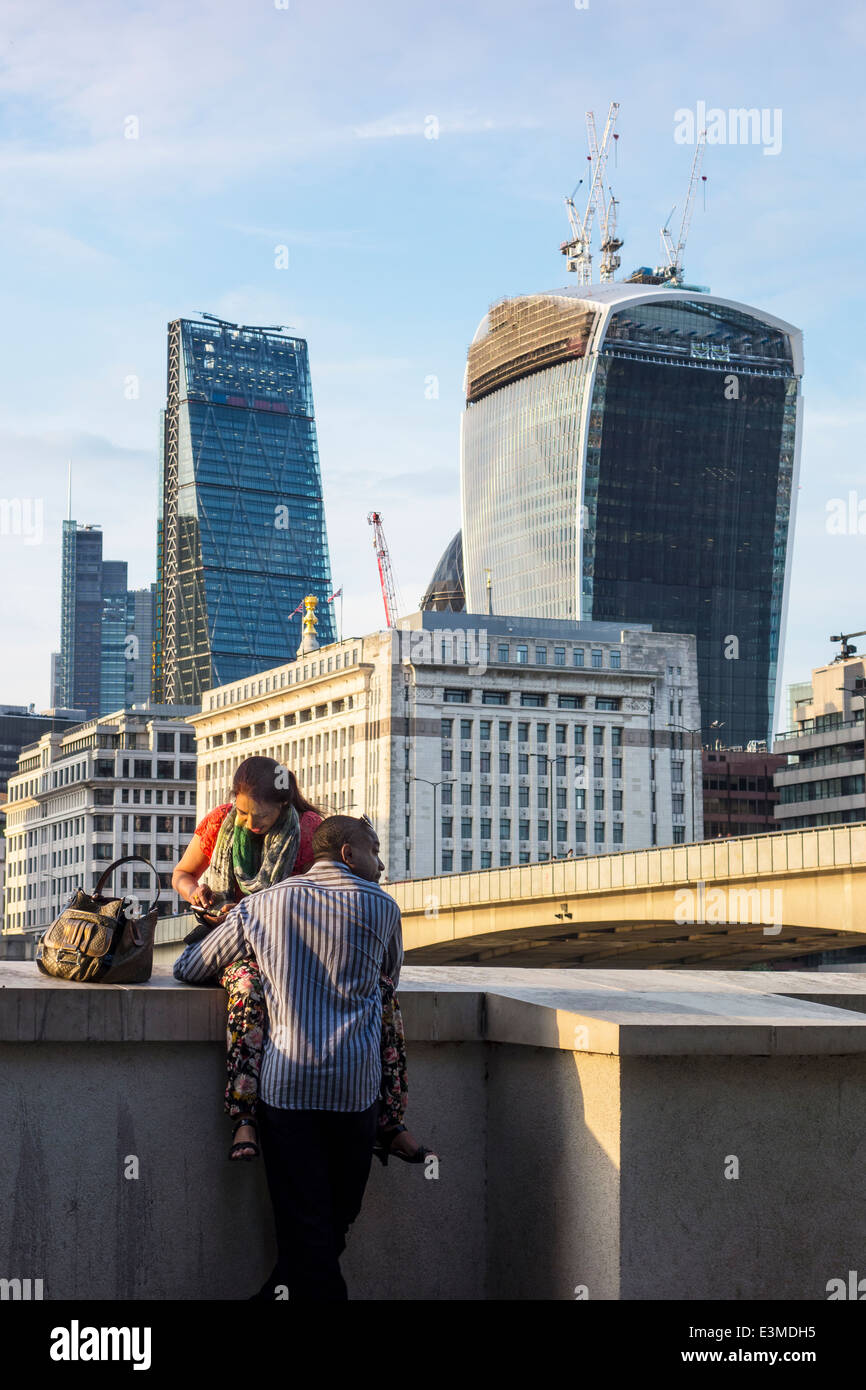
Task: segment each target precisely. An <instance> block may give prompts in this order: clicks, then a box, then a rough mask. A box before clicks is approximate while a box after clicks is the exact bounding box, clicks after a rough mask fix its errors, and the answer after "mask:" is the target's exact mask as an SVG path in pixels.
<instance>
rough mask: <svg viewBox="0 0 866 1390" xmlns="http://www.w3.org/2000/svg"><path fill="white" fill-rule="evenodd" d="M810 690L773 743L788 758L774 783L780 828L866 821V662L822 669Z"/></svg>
mask: <svg viewBox="0 0 866 1390" xmlns="http://www.w3.org/2000/svg"><path fill="white" fill-rule="evenodd" d="M811 689H812V698H811V700H809V701H806V700H799V701H798V703H797V705H796V708H795V721H794V725H793V727H792V728H791V729H789V730H786V732H785V733H783V734H780V735H779V737H778V738H777V739H776V741H775V743H774V745H773V752H774V753H778V754H781V755H783V756H784V758H785V763H784V766H782V767H780V768H779V769H778V771H777V772H776V774H775V779H774V780H775V784H776V789H777V791H778V793H779V802H778V805H777V806H776V825H777V827H778V829H780V830H797V829H799V828H800V827H801V826H809V825H849V824H852V823H853V822H855V821H862V820H866V791H864V785H866V784H864V761H863V759H864V740H863V706H864V694H866V659H864V658H863V657H859V656H857V657H850V658H848V659H847V660H845V659H838V658H837V660H836V661H832V662H830V664H829V665H827V666H819V667H817V668H816V669H815V670H813V672H812V681H811Z"/></svg>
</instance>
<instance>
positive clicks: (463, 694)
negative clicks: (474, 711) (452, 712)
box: [443, 688, 472, 705]
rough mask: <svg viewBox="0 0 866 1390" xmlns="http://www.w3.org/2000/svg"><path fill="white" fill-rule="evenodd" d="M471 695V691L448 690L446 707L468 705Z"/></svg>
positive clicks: (446, 692)
mask: <svg viewBox="0 0 866 1390" xmlns="http://www.w3.org/2000/svg"><path fill="white" fill-rule="evenodd" d="M471 695H472V692H471V690H452V689H447V688H446V690H445V693H444V697H443V698H444V700H445V703H446V705H468V704H469V700H470V697H471Z"/></svg>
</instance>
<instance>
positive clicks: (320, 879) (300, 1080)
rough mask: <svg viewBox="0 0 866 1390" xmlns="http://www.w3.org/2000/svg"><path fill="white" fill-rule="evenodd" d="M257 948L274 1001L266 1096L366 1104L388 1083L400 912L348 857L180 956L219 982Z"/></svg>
mask: <svg viewBox="0 0 866 1390" xmlns="http://www.w3.org/2000/svg"><path fill="white" fill-rule="evenodd" d="M250 955H253V956H255V958H256V961H257V962H258V966H259V970H260V972H261V976H262V984H263V987H264V994H265V1005H266V1008H267V1024H266V1029H265V1039H264V1050H263V1053H262V1070H261V1077H260V1079H259V1095H260V1097H261V1099H262V1100H263V1101H264V1102H265V1103H266V1104H267V1105H273V1106H276V1107H278V1108H279V1109H281V1110H355V1111H357V1110H366V1109H367V1107H368V1106H369V1105H372V1103H373V1101H374V1100H375V1099H376V1096H377V1095H378V1093H379V1087H380V1084H381V1080H382V1060H381V1034H382V995H381V989H380V984H379V980H380V977H381V976H382V975H388V976H390V978H391V979H392V980H393V982H394V984H395V986H396V985H397V983H398V981H399V978H400V967H401V965H402V963H403V934H402V929H401V920H400V909H399V907H398V906H397V904H396V902H395V901H394V899H393V898H392V897H390V896H389V894H388V893H386V892H385V891H384V889H383V888H380V887H379V885H378V884H377V883H373V882H370V881H368V880H367V879H364V878H359V877H358V876H357V874H353V873H352V871H351V869H349V868H347V866H346V865H345V864H343V863H336V862H334V861H333V860H327V859H319V860H317V861H316V863H315V864H313V866H312V868H311V869H308V871H307V872H306V874H303V875H301V876H299V877H295V878H287V879H285V880H284V881H283V882H282V883H277V884H275V885H274V886H273V887H272V888H265V889H263V890H262V891H261V892H259V893H251V894H250V895H249V896H248V897H246V898H244V900H243V901H242V902H240V903H238V906H237V907H235V908H233V909H232V911H231V912H230V913H229V915H228V916H227V917H226V919H225V921H224V922H222V923H221V924H220V926H218V927H214V929H213V931H211V932H209V933H208V935H207V936H206V937H204V938H203V940H201V941H198V942H196V943H195V944H194V945H191V946H187V948H186V950H185V951H184V952H183V955H182V956H180V957H179V959H178V960H177V961H176V962H175V967H174V974H175V978H176V979H178V980H185V981H187V982H188V983H190V984H206V983H207V984H210V983H212V977H213V976H214V975H219V974H220V973H221V972H222V971H223V970H224V969H225V967H226V966H227V965H231V963H232V962H233V961H236V960H241V959H243V958H244V957H245V956H250Z"/></svg>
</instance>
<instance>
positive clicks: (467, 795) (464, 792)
mask: <svg viewBox="0 0 866 1390" xmlns="http://www.w3.org/2000/svg"><path fill="white" fill-rule="evenodd" d="M460 805H461V806H471V805H472V787H471V786H470V785H469V784H468V783H467V785H466V786H463V787H461V788H460Z"/></svg>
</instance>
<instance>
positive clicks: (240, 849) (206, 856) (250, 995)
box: [171, 757, 430, 1164]
mask: <svg viewBox="0 0 866 1390" xmlns="http://www.w3.org/2000/svg"><path fill="white" fill-rule="evenodd" d="M232 795H233V797H234V801H233V802H226V803H225V804H224V805H222V806H217V807H215V808H214V810H213V811H210V812H209V813H208V814H207V815H206V816H205V817H204V820H202V821H201V823H200V824H199V825H198V826H197V827H196V830H195V834H194V836H193V838H192V840H191V841H190V843H189V845H188V846H187V848H186V851H185V852H184V855H183V857H182V859H181V860H180V863H179V864H178V865H177V868H176V869H175V871H174V873H173V874H172V879H171V885H172V888H174V889H175V891H176V892H177V893H178V894H179V896H180V897H182V898H185V899H186V901H187V902H189V903H192V904H193V905H194V906H195V907H199V908H206V909H207V910H208V915H209V916H214V917H216V918H218V919H220V920H221V919H222V918H223V917H224V916H225V915H226V914H227V913H228V912H230V911H231V909H232V908H233V907H234V905H235V903H237V902H240V900H241V898H242V897H243V896H244V895H245V894H247V893H255V892H258V891H259V890H260V889H262V888H268V887H270V885H271V884H273V883H279V882H280V881H281V880H282V879H285V878H288V877H290V876H291V875H293V874H303V873H306V871H307V869H308V868H309V867H310V865H311V864H312V862H313V848H312V845H313V834H314V832H315V830H316V828H317V826H319V825H321V823H322V816H321V814H320V812H319V811H318V810H317V809H316V807H315V806H313V805H311V803H310V802H309V801H306V800H305V799H304V797H303V796H302V795H301V793H300V790H299V789H298V784H297V781H296V780H295V775H294V773H292V772H288V771H287V770H286V768H284V767H282V766H281V764H280V763H278V762H276V761H275V760H274V759H273V758H263V757H253V758H247V759H246V760H245V761H244V762H242V763H241V764H240V766H239V767H238V769H237V771H236V773H235V775H234V780H233V782H232ZM219 980H220V984H221V985H223V986H224V988H225V989H226V991H227V996H228V997H227V1004H228V1032H227V1048H228V1051H227V1058H226V1061H227V1067H228V1083H227V1085H226V1093H225V1108H226V1112H227V1113H228V1114H229V1115H232V1116H235V1117H236V1120H235V1125H234V1128H233V1130H232V1139H233V1140H235V1142H234V1143H233V1144H232V1148H231V1152H230V1153H229V1158H231V1159H253V1158H256V1157H257V1156H258V1152H259V1146H258V1144H257V1142H256V1133H257V1130H256V1119H255V1112H256V1101H257V1099H258V1079H259V1071H260V1068H261V1059H262V1043H263V1039H264V1024H265V1007H264V992H263V989H262V981H261V975H260V973H259V968H258V966H257V964H256V962H255V960H254V959H253V958H252V957H250V958H249V959H246V960H239V961H234V962H233V963H232V964H231V965H229V966H227V967H226V969H225V970H224V971H223V972H222V974H221V975H220V977H219ZM381 987H382V1088H381V1092H380V1097H381V1107H380V1116H379V1134H378V1138H377V1141H376V1147H375V1149H374V1152H375V1153H376V1155H377V1157H378V1158H379V1159H380V1160H381V1161H382V1163H383V1164H385V1163H387V1161H388V1155H389V1154H394V1155H395V1156H396V1157H398V1158H402V1159H403V1160H404V1161H406V1162H408V1163H422V1162H423V1161H424V1158H425V1157H426V1156H427V1154H428V1153H429V1152H430V1151H429V1150H428V1149H425V1148H424V1147H423V1146H422V1145H420V1144H418V1143H417V1142H416V1141H415V1140H414V1139H413V1138H412V1135H411V1134H410V1133H409V1131H408V1130H407V1128H406V1126H405V1124H404V1123H403V1115H404V1112H405V1109H406V1099H407V1080H406V1048H405V1040H404V1036H403V1020H402V1017H401V1014H400V1006H399V1004H398V1002H397V998H396V995H395V993H394V985H393V982H392V981H391V980H390V979H389V978H388V977H387V976H386V975H383V976H382V980H381Z"/></svg>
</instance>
